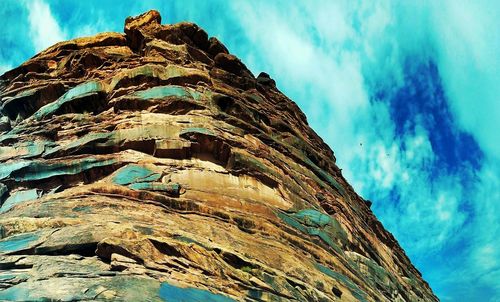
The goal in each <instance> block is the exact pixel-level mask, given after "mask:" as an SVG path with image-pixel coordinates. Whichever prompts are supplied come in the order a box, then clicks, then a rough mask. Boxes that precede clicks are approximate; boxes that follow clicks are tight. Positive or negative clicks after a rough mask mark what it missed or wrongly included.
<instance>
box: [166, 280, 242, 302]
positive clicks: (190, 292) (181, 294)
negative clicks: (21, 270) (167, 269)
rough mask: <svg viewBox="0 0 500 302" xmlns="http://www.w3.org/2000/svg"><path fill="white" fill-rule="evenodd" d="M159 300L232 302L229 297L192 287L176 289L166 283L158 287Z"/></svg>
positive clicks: (168, 301)
mask: <svg viewBox="0 0 500 302" xmlns="http://www.w3.org/2000/svg"><path fill="white" fill-rule="evenodd" d="M160 298H162V299H163V300H164V301H167V302H234V301H235V300H234V299H231V298H229V297H226V296H223V295H220V294H214V293H212V292H209V291H207V290H202V289H198V288H192V287H177V286H174V285H170V284H168V283H165V282H164V283H162V284H161V286H160Z"/></svg>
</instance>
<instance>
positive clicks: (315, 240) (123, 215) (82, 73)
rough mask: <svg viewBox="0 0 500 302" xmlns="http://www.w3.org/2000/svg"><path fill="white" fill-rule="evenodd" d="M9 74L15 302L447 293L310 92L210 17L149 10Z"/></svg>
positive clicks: (1, 230)
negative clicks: (289, 82)
mask: <svg viewBox="0 0 500 302" xmlns="http://www.w3.org/2000/svg"><path fill="white" fill-rule="evenodd" d="M0 79H1V82H0V89H1V90H0V91H1V106H2V107H1V109H2V110H1V116H0V198H1V203H0V204H1V207H0V300H1V301H52V300H53V301H93V300H116V301H178V300H179V299H181V298H183V299H185V300H183V301H337V300H338V301H436V300H437V298H436V297H435V296H434V295H433V293H432V291H431V289H430V288H429V286H428V285H427V283H426V282H425V281H424V280H422V278H421V275H420V273H419V272H418V271H417V270H416V269H415V268H414V267H413V266H412V264H411V263H410V261H409V259H408V258H407V256H406V255H405V253H404V251H403V250H402V249H401V248H400V247H399V245H398V243H397V241H396V240H395V239H394V237H393V236H392V235H391V234H390V233H388V232H387V231H386V230H384V228H383V227H382V225H381V224H380V223H379V222H378V220H377V219H376V218H375V217H374V215H373V213H372V212H371V211H370V208H369V204H370V203H369V202H368V201H365V200H363V199H362V198H361V197H360V196H358V195H357V194H356V193H355V192H354V191H353V189H352V187H351V186H350V185H349V184H348V183H347V182H346V181H345V179H344V178H343V177H342V175H341V172H340V170H339V168H338V167H337V166H336V165H335V157H334V155H333V152H332V150H331V149H330V148H329V147H328V146H327V145H326V144H325V143H324V142H323V141H322V140H321V138H320V137H318V135H316V133H314V132H313V131H312V130H311V128H310V127H309V126H308V125H307V121H306V118H305V116H304V114H303V113H302V112H301V111H300V110H299V108H298V107H297V105H296V104H295V103H293V102H292V101H291V100H289V99H288V98H287V97H286V96H284V95H283V94H282V93H280V91H279V90H278V89H277V88H276V85H275V82H274V80H272V79H271V77H270V76H269V75H268V74H266V73H262V74H260V75H259V76H258V77H254V75H252V73H251V72H250V71H249V70H248V69H247V68H246V67H245V65H244V64H243V63H242V62H241V61H240V60H239V59H238V58H236V57H235V56H233V55H231V54H229V52H228V50H227V49H226V47H224V45H222V43H221V42H220V41H219V40H217V39H216V38H208V35H207V33H206V32H205V31H204V30H203V29H201V28H199V27H198V26H196V25H195V24H191V23H179V24H173V25H161V17H160V15H159V14H158V12H155V11H150V12H147V13H145V14H143V15H141V16H138V17H134V18H128V19H127V20H126V24H125V34H119V33H104V34H99V35H97V36H94V37H89V38H80V39H76V40H72V41H67V42H62V43H58V44H56V45H54V46H52V47H50V48H48V49H47V50H45V51H43V52H41V53H40V54H38V55H36V56H35V57H34V58H32V59H30V60H29V61H27V62H26V63H24V64H22V65H21V66H19V67H17V68H15V69H14V70H11V71H9V72H7V73H5V74H4V75H3V76H2V77H1V78H0ZM51 299H52V300H51Z"/></svg>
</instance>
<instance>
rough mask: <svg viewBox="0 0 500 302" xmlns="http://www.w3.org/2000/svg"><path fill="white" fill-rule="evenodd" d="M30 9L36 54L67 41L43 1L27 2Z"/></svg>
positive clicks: (31, 32)
mask: <svg viewBox="0 0 500 302" xmlns="http://www.w3.org/2000/svg"><path fill="white" fill-rule="evenodd" d="M25 5H26V8H27V9H28V21H29V25H30V36H31V39H32V43H33V46H34V48H35V51H36V52H39V51H41V50H43V49H45V48H47V47H49V46H51V45H53V44H55V43H57V42H60V41H63V40H65V39H66V34H65V33H64V32H63V30H62V29H61V27H60V26H59V23H58V22H57V20H56V19H55V18H54V16H53V15H52V12H51V10H50V7H49V5H48V4H47V3H45V2H44V1H43V0H33V1H27V2H25Z"/></svg>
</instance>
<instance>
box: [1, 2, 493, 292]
mask: <svg viewBox="0 0 500 302" xmlns="http://www.w3.org/2000/svg"><path fill="white" fill-rule="evenodd" d="M148 9H157V10H159V11H160V12H161V15H162V16H163V23H175V22H178V21H184V20H187V21H191V22H195V23H198V24H199V25H200V26H202V27H203V28H204V29H205V30H206V31H207V32H208V33H209V35H211V36H216V37H218V38H219V39H220V40H221V41H223V42H224V43H225V45H226V46H227V47H228V49H229V50H230V51H231V52H232V53H233V54H235V55H237V56H238V57H240V58H241V59H242V60H243V61H244V62H245V63H246V64H247V66H248V67H249V68H250V69H251V70H252V72H253V73H254V74H258V73H259V72H260V71H266V72H268V73H269V74H270V75H271V76H272V77H273V78H274V79H275V80H276V82H277V86H278V88H279V89H280V90H281V91H283V92H284V93H285V94H286V95H287V96H289V97H290V98H291V99H293V100H294V101H295V102H296V103H297V104H298V105H299V106H300V107H301V108H302V110H303V111H304V112H305V113H306V115H307V117H308V121H309V124H310V125H311V126H312V127H313V128H314V129H315V130H316V132H318V133H319V134H320V135H321V136H322V137H323V138H324V139H325V141H326V142H327V143H328V144H329V145H330V146H331V147H332V149H333V150H334V151H335V154H336V157H337V160H338V165H339V166H340V168H342V169H343V173H344V175H345V177H346V178H347V179H348V181H349V182H350V183H351V184H352V185H353V186H354V187H355V189H356V190H357V191H358V192H359V193H360V194H361V195H362V196H363V197H364V198H366V199H370V200H372V201H373V206H372V208H373V210H374V212H375V213H376V215H377V217H378V218H379V219H380V220H381V221H382V223H383V224H384V226H385V227H386V228H387V229H388V230H389V231H391V232H392V233H393V234H394V235H395V236H396V238H397V239H398V240H399V242H400V243H401V245H402V246H403V248H404V249H405V250H406V252H407V254H408V255H409V257H410V258H411V260H412V261H413V263H414V264H415V265H416V266H417V268H418V269H419V270H420V271H421V272H422V273H423V276H424V278H425V279H426V280H427V281H428V282H429V283H430V285H431V287H432V288H433V290H434V291H435V293H436V294H437V295H438V296H439V298H440V299H441V300H442V301H481V302H482V301H500V281H499V280H500V239H499V238H500V195H499V188H500V135H499V132H500V122H499V121H500V100H499V96H500V73H499V67H500V59H499V50H500V37H499V30H498V29H499V28H500V24H499V23H500V21H499V20H500V18H499V17H498V16H499V15H500V2H499V1H486V0H485V1H483V0H477V1H465V0H464V1H456V0H440V1H417V0H415V1H384V0H374V1H354V0H349V1H340V0H339V1H334V0H325V1H301V2H300V1H292V0H287V1H257V0H252V1H186V0H183V1H159V0H158V1H123V0H122V1H104V0H100V1H76V0H75V1H66V0H65V1H63V0H60V1H58V0H54V1H49V0H45V1H43V0H33V1H30V0H23V1H15V0H2V1H1V2H0V20H2V26H1V27H0V73H3V72H5V71H6V70H9V69H10V68H13V67H15V66H17V65H18V64H20V63H22V62H23V61H25V60H26V59H28V58H30V57H31V56H33V55H35V54H36V53H37V52H39V51H41V50H43V49H44V48H46V47H48V46H50V45H52V44H53V43H55V42H58V41H61V40H66V39H70V38H75V37H80V36H88V35H93V34H96V33H98V32H103V31H118V32H122V31H123V24H124V20H125V18H126V17H127V16H129V15H137V14H139V13H141V12H144V11H146V10H148Z"/></svg>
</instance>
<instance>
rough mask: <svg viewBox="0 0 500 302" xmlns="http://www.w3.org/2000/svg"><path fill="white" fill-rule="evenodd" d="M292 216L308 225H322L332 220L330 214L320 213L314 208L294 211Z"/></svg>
mask: <svg viewBox="0 0 500 302" xmlns="http://www.w3.org/2000/svg"><path fill="white" fill-rule="evenodd" d="M294 216H295V217H296V218H298V219H300V220H301V221H303V222H304V224H306V225H309V226H316V227H324V226H326V225H327V224H329V223H331V222H332V218H331V217H330V215H327V214H324V213H321V212H319V211H316V210H314V209H306V210H301V211H299V212H297V213H295V214H294Z"/></svg>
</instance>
